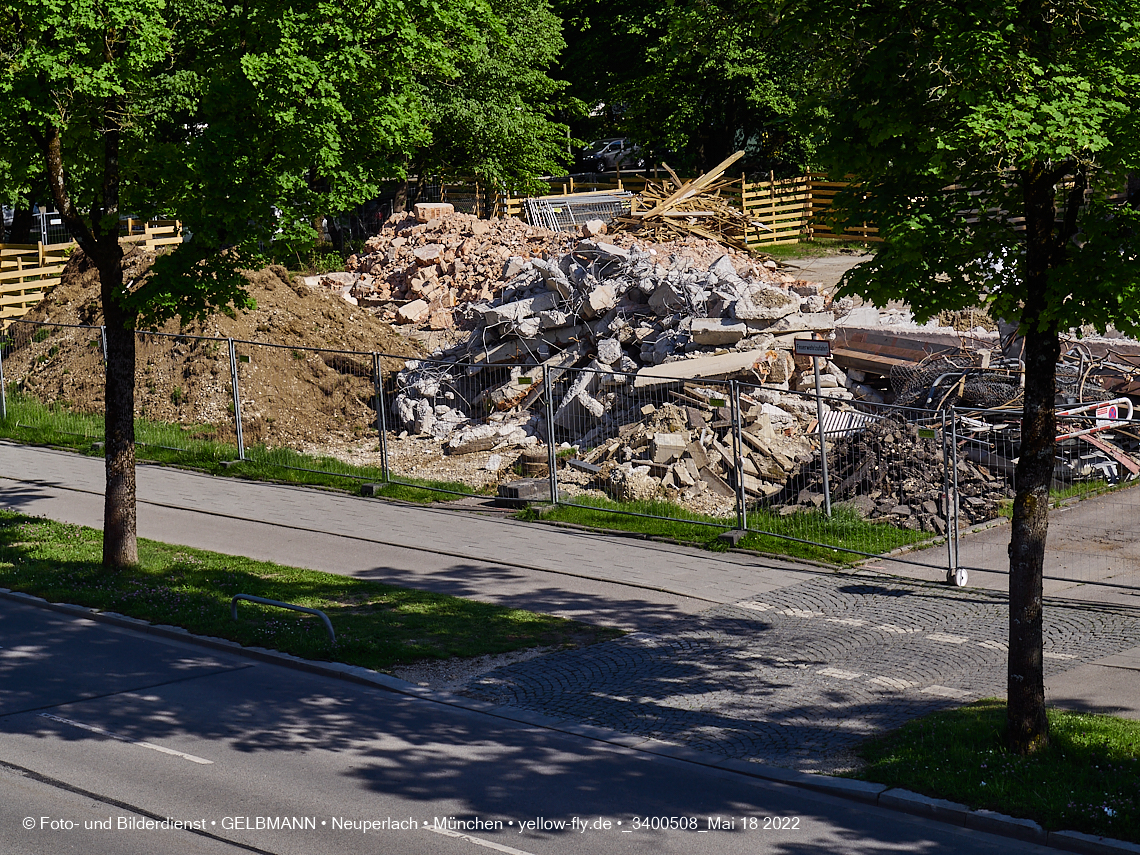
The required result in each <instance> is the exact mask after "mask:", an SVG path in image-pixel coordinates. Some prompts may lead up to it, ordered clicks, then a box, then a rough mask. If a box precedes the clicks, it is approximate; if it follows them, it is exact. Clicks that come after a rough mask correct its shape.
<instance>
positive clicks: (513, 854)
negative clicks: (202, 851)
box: [424, 825, 533, 855]
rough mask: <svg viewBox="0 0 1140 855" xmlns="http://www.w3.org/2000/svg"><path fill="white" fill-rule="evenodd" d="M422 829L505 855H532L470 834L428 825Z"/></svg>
mask: <svg viewBox="0 0 1140 855" xmlns="http://www.w3.org/2000/svg"><path fill="white" fill-rule="evenodd" d="M424 828H426V829H427V830H428V831H434V832H435V833H436V834H442V835H443V836H444V837H454V838H456V839H457V840H466V841H467V842H468V843H474V844H475V845H476V846H485V847H486V848H487V849H494V850H495V851H496V852H506V853H507V855H533V853H531V852H524V851H523V850H522V849H515V848H514V847H513V846H504V845H503V844H502V843H495V842H494V841H491V840H484V839H483V838H481V837H472V836H471V835H470V834H462V833H460V832H458V831H448V830H447V829H446V828H433V827H432V826H430V825H425V826H424Z"/></svg>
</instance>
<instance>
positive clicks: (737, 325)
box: [689, 318, 749, 346]
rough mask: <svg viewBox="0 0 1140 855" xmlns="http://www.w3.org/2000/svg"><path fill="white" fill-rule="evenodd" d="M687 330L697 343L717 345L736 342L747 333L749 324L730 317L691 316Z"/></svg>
mask: <svg viewBox="0 0 1140 855" xmlns="http://www.w3.org/2000/svg"><path fill="white" fill-rule="evenodd" d="M689 332H690V335H692V337H693V341H694V342H696V343H697V344H701V345H712V346H717V345H722V344H736V342H738V341H740V339H742V338H744V336H746V335H748V333H749V326H748V324H746V323H744V322H741V321H736V322H733V321H732V320H731V319H730V318H693V321H692V324H691V326H690V328H689Z"/></svg>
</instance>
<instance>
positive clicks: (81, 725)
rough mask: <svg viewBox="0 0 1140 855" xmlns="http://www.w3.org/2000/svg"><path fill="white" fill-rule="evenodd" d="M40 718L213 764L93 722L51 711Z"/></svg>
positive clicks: (175, 755)
mask: <svg viewBox="0 0 1140 855" xmlns="http://www.w3.org/2000/svg"><path fill="white" fill-rule="evenodd" d="M40 718H48V719H51V720H52V721H58V722H60V723H61V724H67V725H70V726H71V727H78V728H81V729H82V730H89V731H91V732H92V733H98V734H99V735H101V736H109V737H110V738H111V739H117V740H119V742H129V743H130V744H131V745H137V746H139V747H140V748H149V749H150V750H151V751H158V752H159V753H161V754H170V755H171V756H173V757H181V758H182V759H183V760H189V761H190V762H191V763H199V764H201V765H203V766H213V765H214V761H213V760H206V759H205V758H203V757H196V756H195V755H193V754H187V753H186V752H185V751H175V750H174V749H173V748H166V747H164V746H162V745H155V744H154V743H153V742H143V741H142V740H139V739H132V738H131V737H129V736H122V735H120V734H118V733H112V732H111V731H109V730H106V729H104V728H102V727H96V726H95V725H93V724H84V723H83V722H81V721H72V720H71V719H69V718H60V717H59V716H57V715H52V714H51V713H40Z"/></svg>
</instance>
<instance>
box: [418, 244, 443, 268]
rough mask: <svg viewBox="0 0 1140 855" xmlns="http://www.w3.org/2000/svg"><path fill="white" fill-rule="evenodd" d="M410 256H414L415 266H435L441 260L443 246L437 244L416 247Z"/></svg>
mask: <svg viewBox="0 0 1140 855" xmlns="http://www.w3.org/2000/svg"><path fill="white" fill-rule="evenodd" d="M412 255H413V256H415V259H416V264H418V265H419V266H420V267H429V266H431V265H433V264H437V263H438V262H439V260H440V259H441V258H443V246H442V245H441V244H438V243H429V244H425V245H424V246H417V247H416V248H415V249H413V250H412Z"/></svg>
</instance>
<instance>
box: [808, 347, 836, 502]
mask: <svg viewBox="0 0 1140 855" xmlns="http://www.w3.org/2000/svg"><path fill="white" fill-rule="evenodd" d="M811 364H812V365H813V366H815V421H816V427H817V428H818V430H819V465H820V471H821V474H822V475H823V504H824V508H825V509H826V510H827V516H828V517H829V518H830V517H831V481H830V480H829V479H828V477H827V437H826V434H825V433H824V431H823V391H822V390H821V389H820V387H819V357H818V356H813V357H812V358H811Z"/></svg>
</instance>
